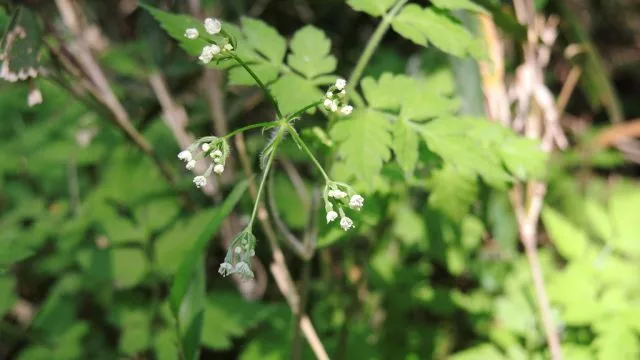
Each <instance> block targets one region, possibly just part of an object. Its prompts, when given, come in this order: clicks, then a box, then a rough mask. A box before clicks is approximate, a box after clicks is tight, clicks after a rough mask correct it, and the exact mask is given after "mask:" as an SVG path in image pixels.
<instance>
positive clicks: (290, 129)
mask: <svg viewBox="0 0 640 360" xmlns="http://www.w3.org/2000/svg"><path fill="white" fill-rule="evenodd" d="M287 127H288V128H289V133H290V134H291V136H292V137H294V138H295V139H296V142H297V143H298V144H300V147H302V150H303V151H304V152H305V153H307V155H308V156H309V158H310V159H311V161H313V163H314V164H315V165H316V167H317V168H318V170H320V173H321V174H322V176H323V177H324V180H325V181H326V182H330V181H331V179H330V178H329V175H327V172H326V171H324V168H323V167H322V165H320V162H319V161H318V159H316V157H315V156H313V153H312V152H311V150H309V147H308V146H307V144H305V142H304V141H302V139H301V138H300V135H298V133H297V132H296V130H295V129H294V128H293V127H292V126H291V125H288V124H287Z"/></svg>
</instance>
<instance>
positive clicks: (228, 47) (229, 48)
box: [224, 44, 233, 51]
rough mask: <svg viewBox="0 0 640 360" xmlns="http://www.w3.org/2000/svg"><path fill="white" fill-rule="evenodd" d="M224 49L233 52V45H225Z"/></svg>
mask: <svg viewBox="0 0 640 360" xmlns="http://www.w3.org/2000/svg"><path fill="white" fill-rule="evenodd" d="M224 49H225V50H226V51H231V50H233V45H231V44H225V45H224Z"/></svg>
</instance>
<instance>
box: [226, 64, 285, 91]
mask: <svg viewBox="0 0 640 360" xmlns="http://www.w3.org/2000/svg"><path fill="white" fill-rule="evenodd" d="M249 66H251V70H253V72H254V73H255V74H256V75H257V76H258V78H259V79H260V80H261V81H262V82H263V83H265V84H269V83H271V82H273V81H274V80H275V79H277V78H278V73H279V72H280V69H279V68H278V67H277V66H275V65H274V64H271V63H265V62H256V63H253V64H251V65H249ZM229 83H230V84H231V85H244V86H257V85H256V81H255V80H254V79H253V78H252V77H251V75H249V73H248V72H247V70H245V69H244V68H243V67H241V66H236V67H234V68H232V69H230V70H229Z"/></svg>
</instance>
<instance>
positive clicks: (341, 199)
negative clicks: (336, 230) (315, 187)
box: [324, 183, 364, 231]
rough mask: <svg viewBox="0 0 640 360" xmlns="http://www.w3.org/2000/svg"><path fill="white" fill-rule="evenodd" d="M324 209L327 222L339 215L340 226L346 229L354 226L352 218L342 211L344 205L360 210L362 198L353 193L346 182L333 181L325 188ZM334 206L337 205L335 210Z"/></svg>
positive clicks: (362, 203)
mask: <svg viewBox="0 0 640 360" xmlns="http://www.w3.org/2000/svg"><path fill="white" fill-rule="evenodd" d="M324 201H325V209H326V211H327V224H328V223H330V222H332V221H334V220H336V219H337V218H338V217H340V227H341V228H342V229H343V230H344V231H347V230H349V229H351V228H353V227H354V225H353V220H351V219H350V218H349V217H347V216H346V215H345V213H344V207H346V206H348V207H349V208H351V209H353V210H357V211H360V209H362V207H363V206H364V198H363V197H362V196H361V195H358V194H356V193H354V191H353V189H351V187H350V186H348V185H346V184H338V183H333V184H331V185H329V186H327V188H325V196H324ZM334 206H337V207H338V211H337V212H336V211H335V210H333V209H334Z"/></svg>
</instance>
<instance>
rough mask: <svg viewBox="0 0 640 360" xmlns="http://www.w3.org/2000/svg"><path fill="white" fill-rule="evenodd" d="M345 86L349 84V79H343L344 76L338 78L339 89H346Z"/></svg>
mask: <svg viewBox="0 0 640 360" xmlns="http://www.w3.org/2000/svg"><path fill="white" fill-rule="evenodd" d="M345 86H347V80H345V79H342V78H341V79H338V80H336V88H337V89H338V90H344V88H345Z"/></svg>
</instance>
